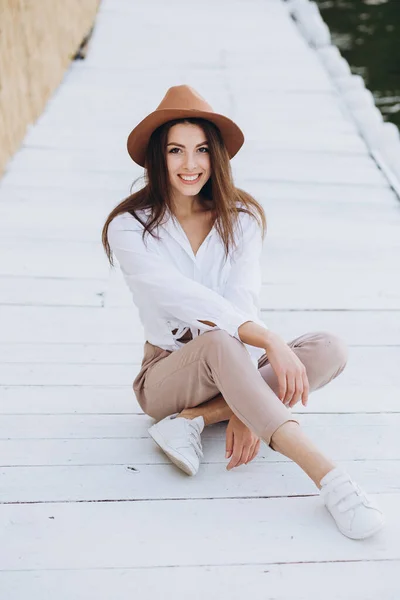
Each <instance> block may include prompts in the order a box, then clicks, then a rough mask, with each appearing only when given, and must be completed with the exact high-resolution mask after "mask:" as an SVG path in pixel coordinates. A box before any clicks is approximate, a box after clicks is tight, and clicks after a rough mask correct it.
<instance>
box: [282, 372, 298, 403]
mask: <svg viewBox="0 0 400 600" xmlns="http://www.w3.org/2000/svg"><path fill="white" fill-rule="evenodd" d="M286 380H287V386H286V394H285V398H284V399H283V403H284V404H289V402H290V401H291V399H292V398H293V394H294V392H295V390H296V380H295V377H294V376H293V375H289V374H288V375H287V376H286Z"/></svg>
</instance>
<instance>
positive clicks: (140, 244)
mask: <svg viewBox="0 0 400 600" xmlns="http://www.w3.org/2000/svg"><path fill="white" fill-rule="evenodd" d="M142 232H143V227H142V225H141V224H140V223H138V222H137V221H136V220H135V219H134V218H133V217H132V216H130V215H129V216H127V217H126V216H125V215H118V216H117V217H115V218H114V219H113V220H112V221H111V223H110V224H109V227H108V234H107V237H108V242H109V244H110V248H111V250H112V252H113V254H114V255H115V257H116V258H117V260H118V262H119V265H120V268H121V271H122V273H123V275H124V278H125V280H126V282H127V285H128V287H129V289H130V291H131V293H132V297H133V301H134V303H135V304H136V305H137V306H138V308H139V310H140V309H141V308H143V309H145V307H146V306H148V303H154V304H155V305H156V308H157V311H158V312H159V313H160V314H161V315H164V316H165V318H166V319H168V318H177V319H179V320H180V321H183V322H185V323H187V324H188V325H190V326H192V327H195V328H198V329H199V330H200V331H202V332H204V331H212V330H214V329H216V328H218V329H224V330H226V331H227V332H228V333H229V334H230V335H232V336H233V335H234V334H235V332H237V330H238V328H239V326H240V325H241V324H242V323H244V322H246V321H250V320H253V313H254V311H253V310H252V309H251V307H250V306H249V311H246V310H242V309H240V308H236V307H235V306H234V305H233V304H232V303H231V302H230V301H229V300H228V299H226V298H224V297H222V296H221V295H220V294H218V293H217V292H215V291H214V290H212V289H210V288H208V287H207V286H205V285H203V284H201V283H199V282H197V281H195V280H193V279H191V278H190V277H187V276H186V275H184V274H183V273H181V272H180V271H179V269H178V268H177V267H176V266H175V265H174V264H173V263H172V262H171V260H169V259H168V258H166V256H165V255H163V253H162V250H161V249H160V247H159V246H158V245H157V240H156V239H154V238H153V237H152V236H151V235H149V234H146V237H145V241H143V239H142ZM201 321H210V322H212V323H215V325H216V327H213V326H211V325H206V324H205V323H202V322H201Z"/></svg>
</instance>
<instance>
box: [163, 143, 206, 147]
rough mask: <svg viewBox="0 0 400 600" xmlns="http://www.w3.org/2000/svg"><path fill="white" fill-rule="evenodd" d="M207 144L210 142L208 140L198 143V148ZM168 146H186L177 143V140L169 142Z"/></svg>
mask: <svg viewBox="0 0 400 600" xmlns="http://www.w3.org/2000/svg"><path fill="white" fill-rule="evenodd" d="M205 144H208V142H201V144H197V146H196V148H198V147H199V146H204V145H205ZM167 146H179V147H180V148H185V146H184V145H183V144H175V142H170V143H169V144H167Z"/></svg>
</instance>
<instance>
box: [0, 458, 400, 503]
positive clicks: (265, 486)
mask: <svg viewBox="0 0 400 600" xmlns="http://www.w3.org/2000/svg"><path fill="white" fill-rule="evenodd" d="M221 458H222V457H221ZM228 462H229V461H228V460H226V461H225V462H223V461H222V460H221V461H220V463H218V464H205V465H201V467H200V469H199V472H198V473H197V475H196V477H193V478H192V477H187V475H185V474H184V473H183V472H182V471H181V470H180V469H178V468H177V467H176V466H175V465H172V464H167V465H151V466H150V465H142V466H139V467H137V466H136V465H135V464H134V463H133V464H131V463H129V464H127V465H118V466H105V465H101V466H77V467H71V466H65V467H61V466H58V467H19V468H15V467H3V468H0V474H1V480H2V489H1V490H0V504H2V503H4V504H7V503H10V502H82V501H87V502H90V501H109V500H164V499H171V500H172V499H175V500H179V499H183V498H185V499H190V498H273V497H282V496H285V497H290V496H314V495H316V494H317V493H318V490H317V487H316V486H315V484H314V482H313V481H312V480H311V479H310V478H309V477H307V476H306V474H305V473H303V472H302V471H301V470H300V469H299V467H298V466H297V465H296V464H295V463H289V462H285V463H283V462H282V463H272V462H271V463H269V464H268V466H267V465H265V464H263V463H261V462H258V463H256V462H254V461H253V462H252V463H249V464H248V465H241V466H240V467H237V468H235V469H234V470H233V471H227V469H226V465H227V464H228ZM340 466H343V468H345V469H347V471H348V472H349V473H350V474H351V476H352V477H353V478H354V479H355V480H356V481H357V482H358V483H359V485H361V486H362V487H363V489H365V490H366V491H367V492H368V493H369V494H370V493H371V494H379V495H381V494H384V493H385V494H387V493H397V494H399V493H400V483H399V482H400V461H393V460H392V461H375V462H372V463H371V462H370V461H359V462H348V463H343V464H342V463H340Z"/></svg>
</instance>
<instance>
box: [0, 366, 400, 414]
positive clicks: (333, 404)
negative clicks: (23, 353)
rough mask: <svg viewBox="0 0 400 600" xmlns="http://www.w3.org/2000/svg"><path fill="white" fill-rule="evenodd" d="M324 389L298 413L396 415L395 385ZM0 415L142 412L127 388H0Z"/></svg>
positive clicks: (339, 384)
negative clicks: (387, 413)
mask: <svg viewBox="0 0 400 600" xmlns="http://www.w3.org/2000/svg"><path fill="white" fill-rule="evenodd" d="M346 372H348V367H347V368H346V371H345V372H344V373H343V374H342V376H341V377H340V378H339V379H335V380H334V381H332V382H331V383H330V384H329V385H328V386H325V387H323V388H322V389H320V390H317V391H315V392H312V393H311V394H310V397H309V404H308V406H307V407H306V408H304V407H302V406H299V404H297V405H296V406H295V409H294V410H295V412H297V413H299V412H300V413H301V412H306V413H321V414H324V413H385V412H389V413H398V412H400V402H399V397H398V384H397V382H396V383H395V384H394V385H390V384H389V385H388V384H385V385H384V386H383V383H382V380H381V381H380V382H376V383H371V382H370V381H367V380H366V378H365V377H364V378H363V379H362V380H361V381H358V382H357V384H354V385H346V384H345V383H344V381H345V380H344V377H345V373H346ZM0 398H1V402H0V414H24V413H27V414H71V413H73V414H122V413H129V414H131V413H139V414H141V413H142V412H143V411H142V409H141V408H140V406H139V404H138V403H137V400H136V397H135V395H134V393H133V390H132V386H131V385H126V386H123V385H119V386H107V387H105V386H103V385H93V386H89V385H87V386H77V385H75V386H71V385H67V386H61V385H56V386H52V385H36V386H29V385H28V386H24V385H16V386H11V387H10V386H6V387H5V386H1V387H0Z"/></svg>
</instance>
